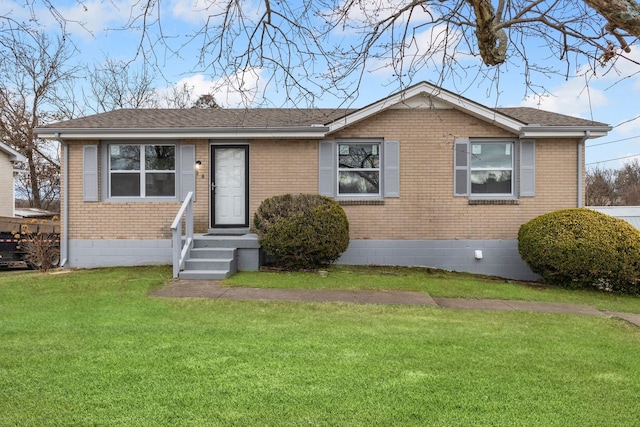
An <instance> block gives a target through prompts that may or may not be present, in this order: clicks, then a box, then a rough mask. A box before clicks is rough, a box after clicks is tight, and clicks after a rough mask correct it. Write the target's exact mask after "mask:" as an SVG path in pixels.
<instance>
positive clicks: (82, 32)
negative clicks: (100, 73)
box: [0, 0, 137, 39]
mask: <svg viewBox="0 0 640 427" xmlns="http://www.w3.org/2000/svg"><path fill="white" fill-rule="evenodd" d="M69 3H70V4H67V5H59V4H58V5H57V6H56V9H55V10H52V9H49V8H46V7H42V6H40V5H39V4H37V5H38V6H40V7H37V8H34V10H33V14H34V15H35V16H36V17H37V18H38V22H39V24H41V25H43V26H44V27H45V28H49V29H53V28H55V27H57V26H58V25H59V23H58V21H59V20H64V22H65V25H66V26H67V30H69V31H71V32H72V33H73V34H74V35H75V36H77V37H81V38H84V39H88V38H92V37H94V36H97V35H99V34H100V33H102V32H105V31H106V30H108V29H110V28H119V27H122V26H124V25H125V24H126V23H127V22H128V21H129V20H130V19H131V17H132V16H135V15H136V14H137V11H136V10H135V9H134V8H132V6H131V2H129V1H126V0H110V1H108V2H105V1H103V0H87V1H82V2H69ZM1 4H2V3H0V5H1ZM25 12H26V10H25V9H23V10H22V11H21V12H20V13H21V14H24V13H25Z"/></svg>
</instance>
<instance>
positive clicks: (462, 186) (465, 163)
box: [453, 138, 469, 196]
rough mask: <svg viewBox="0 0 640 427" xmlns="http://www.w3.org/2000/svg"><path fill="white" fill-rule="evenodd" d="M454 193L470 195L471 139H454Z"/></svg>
mask: <svg viewBox="0 0 640 427" xmlns="http://www.w3.org/2000/svg"><path fill="white" fill-rule="evenodd" d="M453 165H454V168H453V195H454V196H468V195H469V139H468V138H456V139H455V140H454V141H453Z"/></svg>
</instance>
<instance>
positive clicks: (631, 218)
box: [589, 206, 640, 229]
mask: <svg viewBox="0 0 640 427" xmlns="http://www.w3.org/2000/svg"><path fill="white" fill-rule="evenodd" d="M589 209H593V210H595V211H598V212H602V213H603V214H607V215H610V216H613V217H615V218H619V219H622V220H625V221H627V222H628V223H629V224H631V225H633V226H634V227H635V228H637V229H640V206H589Z"/></svg>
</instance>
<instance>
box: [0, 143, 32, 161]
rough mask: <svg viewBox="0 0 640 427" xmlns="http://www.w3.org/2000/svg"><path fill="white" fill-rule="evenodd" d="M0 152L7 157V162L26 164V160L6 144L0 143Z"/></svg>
mask: <svg viewBox="0 0 640 427" xmlns="http://www.w3.org/2000/svg"><path fill="white" fill-rule="evenodd" d="M0 151H4V152H5V153H7V154H8V155H9V161H11V162H26V161H27V158H26V157H25V156H23V155H22V154H20V153H19V152H18V151H16V150H15V149H13V148H11V147H9V146H8V145H7V144H5V143H3V142H0Z"/></svg>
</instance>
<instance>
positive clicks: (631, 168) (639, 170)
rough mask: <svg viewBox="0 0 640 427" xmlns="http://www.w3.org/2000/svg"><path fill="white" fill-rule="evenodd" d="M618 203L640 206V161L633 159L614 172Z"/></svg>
mask: <svg viewBox="0 0 640 427" xmlns="http://www.w3.org/2000/svg"><path fill="white" fill-rule="evenodd" d="M615 187H616V194H617V198H618V204H619V205H621V206H640V161H638V160H637V159H634V160H632V161H630V162H627V163H625V164H624V166H623V167H622V168H621V169H619V170H617V171H616V173H615Z"/></svg>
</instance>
